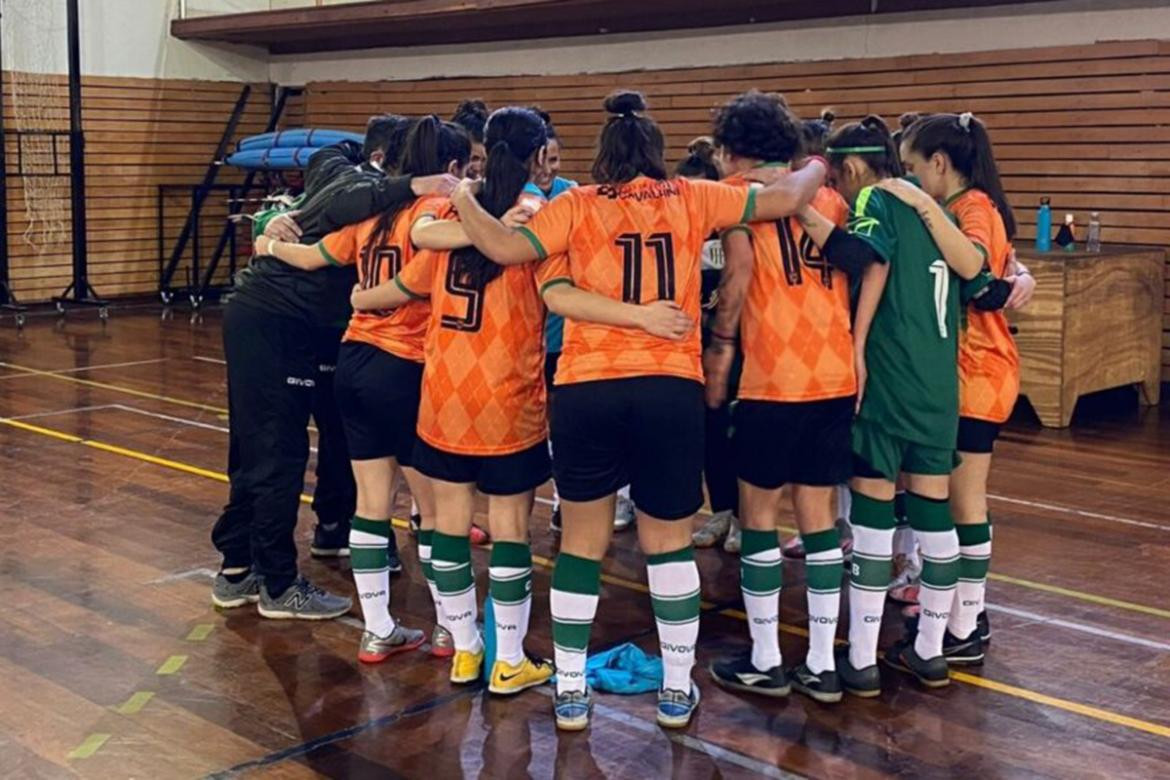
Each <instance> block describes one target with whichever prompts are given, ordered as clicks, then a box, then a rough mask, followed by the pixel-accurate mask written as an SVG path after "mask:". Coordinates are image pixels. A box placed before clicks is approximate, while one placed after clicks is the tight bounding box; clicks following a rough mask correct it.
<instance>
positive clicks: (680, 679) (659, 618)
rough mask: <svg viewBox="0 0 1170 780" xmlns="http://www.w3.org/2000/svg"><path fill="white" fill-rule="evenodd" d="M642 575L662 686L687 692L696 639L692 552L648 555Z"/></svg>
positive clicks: (696, 576) (696, 603)
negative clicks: (659, 658) (659, 654)
mask: <svg viewBox="0 0 1170 780" xmlns="http://www.w3.org/2000/svg"><path fill="white" fill-rule="evenodd" d="M646 575H647V579H648V581H649V584H650V601H651V604H652V605H653V608H654V622H655V623H656V624H657V625H658V643H659V645H660V647H661V650H662V687H663V689H664V690H675V691H684V692H687V693H689V692H690V690H691V685H692V682H691V670H692V669H693V668H694V665H695V642H697V641H698V639H699V567H698V566H696V565H695V559H694V552H693V550H691V548H690V547H685V548H683V549H682V550H676V551H675V552H672V553H665V554H662V555H650V556H648V557H647V561H646Z"/></svg>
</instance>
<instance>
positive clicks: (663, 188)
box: [520, 176, 755, 385]
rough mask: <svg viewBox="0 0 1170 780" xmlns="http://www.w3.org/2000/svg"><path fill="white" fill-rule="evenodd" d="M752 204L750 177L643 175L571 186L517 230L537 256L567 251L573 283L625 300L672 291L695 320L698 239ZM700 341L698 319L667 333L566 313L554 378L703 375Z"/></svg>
mask: <svg viewBox="0 0 1170 780" xmlns="http://www.w3.org/2000/svg"><path fill="white" fill-rule="evenodd" d="M754 211H755V194H754V192H753V191H752V190H750V189H748V188H746V187H731V186H728V185H726V184H718V183H715V182H710V181H691V180H689V179H669V180H666V181H658V180H655V179H650V178H647V177H644V176H639V177H638V178H636V179H634V180H632V181H630V182H627V183H625V184H617V185H611V184H605V185H595V186H591V187H576V188H574V189H572V190H569V191H568V192H565V193H563V194H561V195H559V196H558V197H556V198H554V199H553V200H552V201H550V202H549V204H548V205H547V206H545V207H544V208H543V209H541V210H540V212H539V213H538V214H537V215H536V216H535V217H533V218H532V221H531V222H529V223H528V224H527V225H526V226H524V227H522V228H520V230H521V232H522V233H523V234H524V235H525V236H527V237H528V239H529V240H530V241H531V242H532V243H533V244H534V245H535V246H536V248H537V250H538V251H539V253H540V256H541V257H547V256H548V255H556V254H562V253H564V254H565V255H566V258H565V260H563V261H562V264H563V265H567V275H568V277H569V278H570V279H571V280H572V282H573V284H574V285H575V286H576V287H578V288H579V289H582V290H587V291H589V292H593V293H596V294H598V295H603V296H605V297H607V298H612V299H614V300H619V301H624V302H626V303H650V302H652V301H656V300H673V301H674V302H675V303H677V304H678V305H679V306H680V307H681V308H682V309H683V311H685V312H686V313H687V314H688V315H690V316H691V318H693V319H694V321H695V322H696V323H697V322H698V321H699V298H700V287H701V281H700V280H701V277H700V269H699V261H700V258H701V256H702V248H703V242H704V241H706V240H707V238H708V237H709V236H710V235H711V232H712V231H713V230H715V229H718V228H722V227H727V226H729V225H734V224H736V223H739V222H744V221H747V220H750V219H751V217H752V214H753V213H754ZM700 350H701V347H700V342H699V329H698V327H696V328H695V329H694V331H693V332H692V333H691V335H690V336H689V337H687V338H685V339H683V340H682V341H670V340H669V339H663V338H659V337H657V336H652V335H650V334H649V333H646V332H645V331H642V330H635V329H631V328H619V327H613V326H610V325H598V324H594V323H587V322H576V321H573V320H567V321H566V322H565V343H564V350H563V351H562V352H561V358H560V363H558V365H557V376H556V384H558V385H567V384H574V383H577V382H591V381H595V380H599V379H623V378H627V377H636V376H655V375H664V376H677V377H682V378H684V379H694V380H696V381H702V378H703V370H702V365H701V360H700Z"/></svg>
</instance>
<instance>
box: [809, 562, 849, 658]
mask: <svg viewBox="0 0 1170 780" xmlns="http://www.w3.org/2000/svg"><path fill="white" fill-rule="evenodd" d="M843 561H844V558H843V557H842V555H841V548H840V547H837V548H835V549H832V550H825V551H824V552H817V553H809V554H808V555H807V556H806V557H805V566H806V567H808V566H809V565H810V564H811V565H824V566H830V567H832V569H833V571H835V572H836V580H837V583H838V587H837V588H836V589H833V590H817V591H814V590H812V589H811V588H810V589H808V591H807V598H808V655H807V656H806V657H805V661H804V663H805V665H806V666H807V667H808V668H809V669H810V670H811V671H813V672H815V673H816V674H820V673H821V672H831V671H833V670H834V669H836V665H835V663H834V661H833V646H834V643H835V642H836V639H837V621H838V619H839V617H838V616H839V615H840V613H841V588H840V587H839V585H840V582H841V573H842V571H843V569H842V563H843Z"/></svg>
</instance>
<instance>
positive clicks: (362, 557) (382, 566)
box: [349, 523, 397, 637]
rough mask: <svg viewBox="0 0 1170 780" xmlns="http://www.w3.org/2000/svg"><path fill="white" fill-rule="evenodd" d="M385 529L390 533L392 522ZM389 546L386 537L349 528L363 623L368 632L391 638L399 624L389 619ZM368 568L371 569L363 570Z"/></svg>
mask: <svg viewBox="0 0 1170 780" xmlns="http://www.w3.org/2000/svg"><path fill="white" fill-rule="evenodd" d="M386 528H387V532H389V528H390V524H389V523H386ZM389 546H390V540H389V538H388V537H386V536H379V535H378V534H372V533H367V532H365V531H360V530H358V529H356V528H350V531H349V549H350V555H351V556H352V557H351V561H352V566H353V582H354V585H355V586H356V587H357V593H358V602H360V603H361V606H362V620H363V621H364V622H365V624H366V631H369V632H370V633H371V634H374V635H376V636H380V637H387V636H390V634H391V633H393V631H394V628H395V626H396V625H397V624H396V623H395V622H394V618H393V617H391V616H390V569H389V567H388V566H387V565H386V554H387V551H388V550H389V548H390V547H389ZM370 561H376V563H370ZM365 566H368V567H369V568H362V567H365Z"/></svg>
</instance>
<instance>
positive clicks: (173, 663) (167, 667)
mask: <svg viewBox="0 0 1170 780" xmlns="http://www.w3.org/2000/svg"><path fill="white" fill-rule="evenodd" d="M185 663H187V656H185V655H172V656H171V657H170V658H168V659H167V660H165V661H163V665H162V666H160V667H159V668H158V671H157V672H155V674H163V675H166V674H174V673H175V672H177V671H179V670H180V669H182V668H183V664H185Z"/></svg>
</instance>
